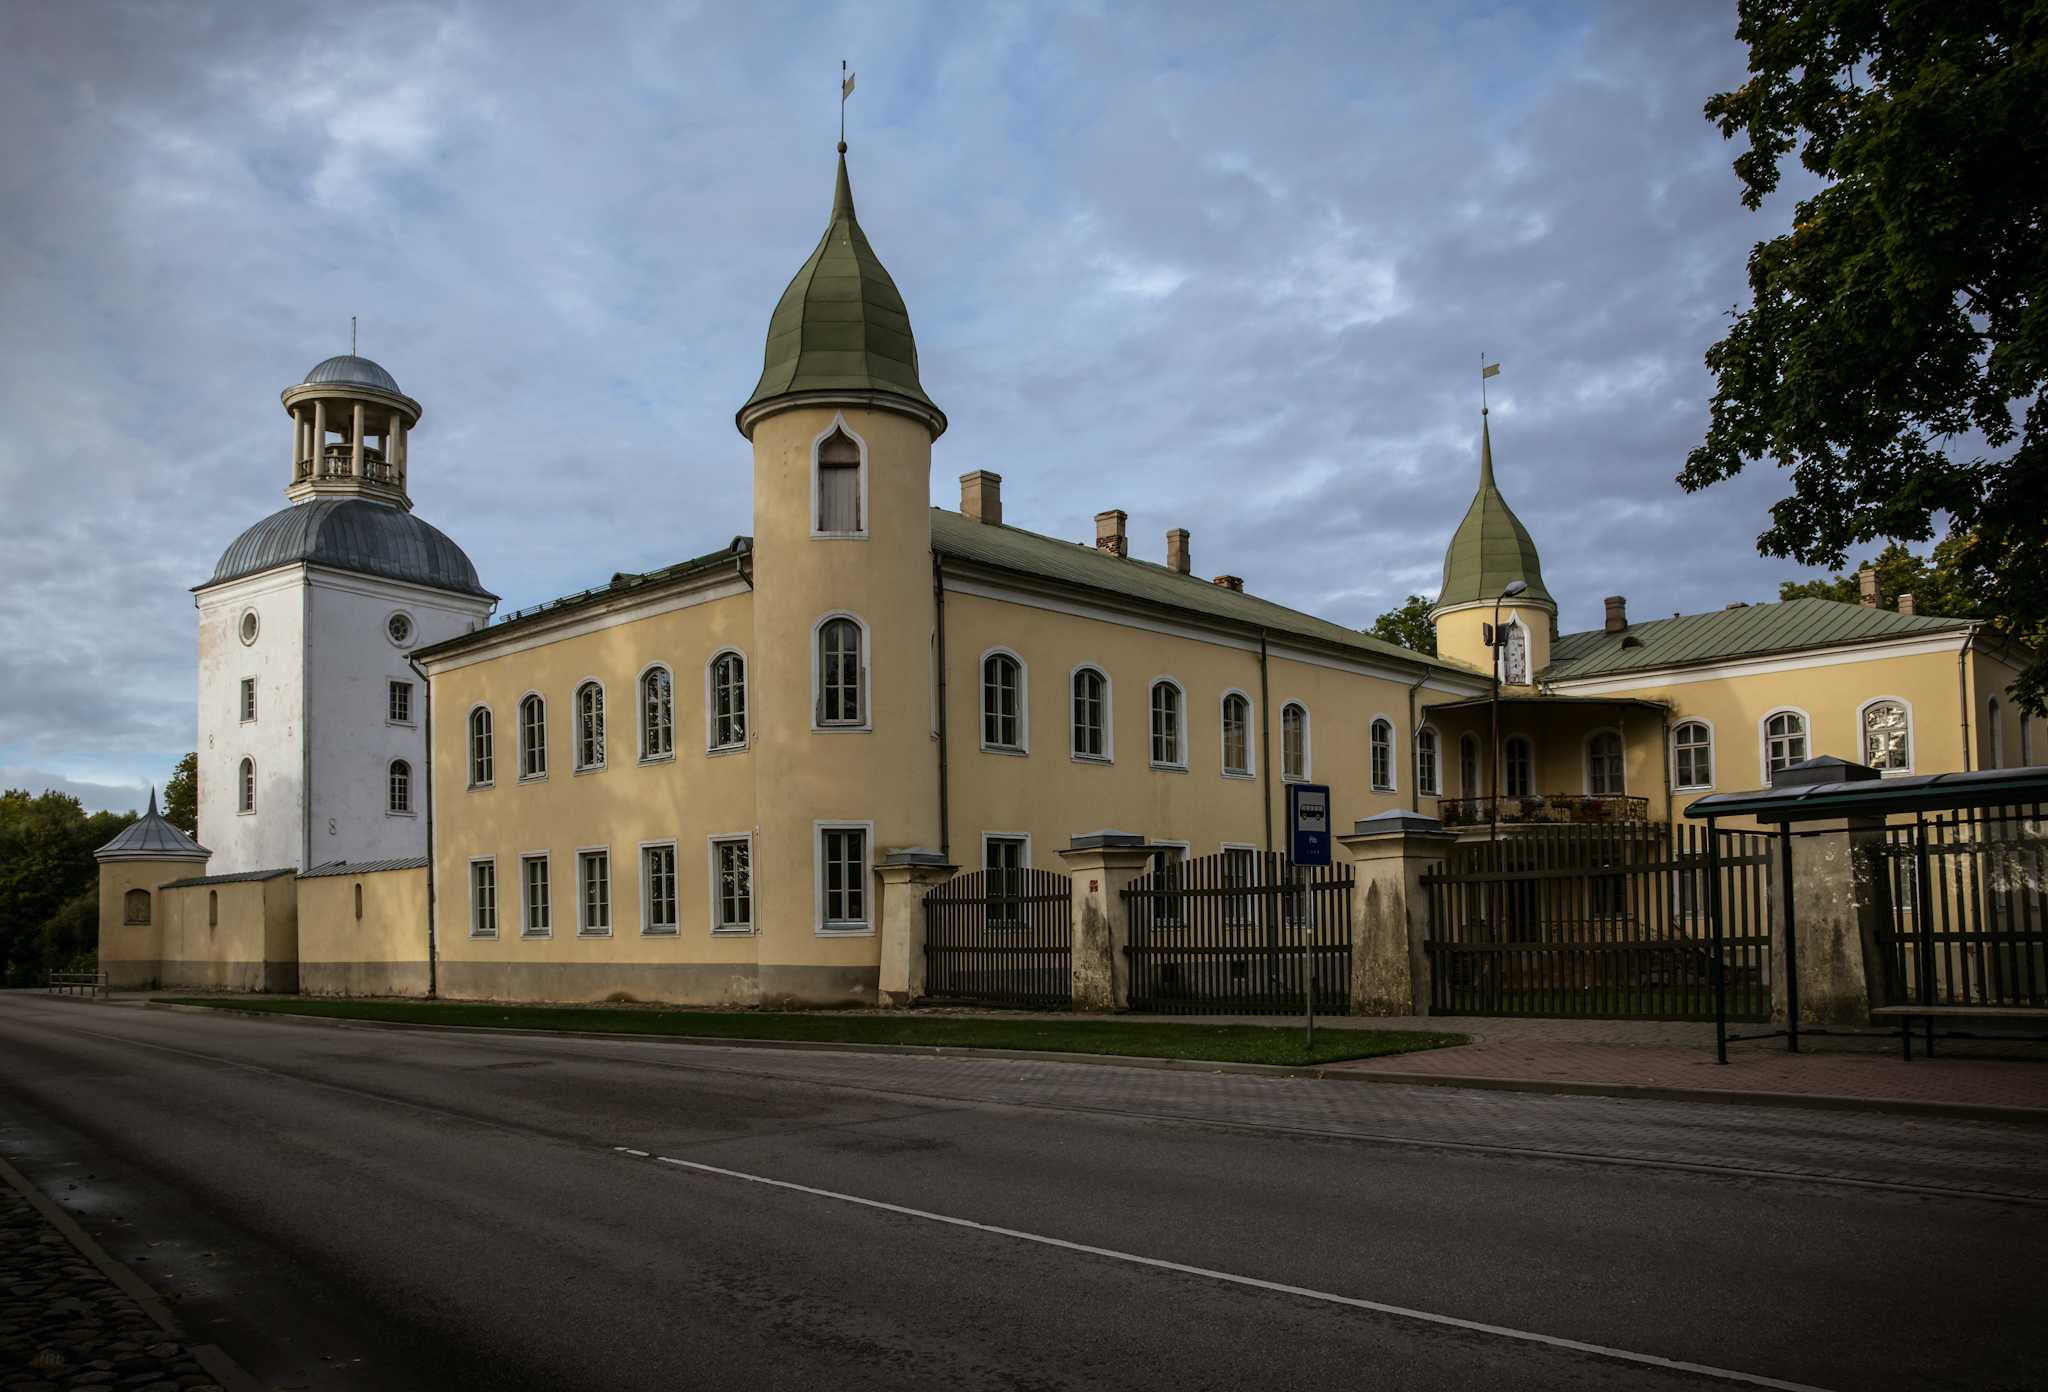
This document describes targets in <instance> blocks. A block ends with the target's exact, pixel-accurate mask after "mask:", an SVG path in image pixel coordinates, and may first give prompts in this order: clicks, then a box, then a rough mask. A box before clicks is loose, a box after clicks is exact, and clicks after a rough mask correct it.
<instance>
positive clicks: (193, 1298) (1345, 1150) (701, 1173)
mask: <svg viewBox="0 0 2048 1392" xmlns="http://www.w3.org/2000/svg"><path fill="white" fill-rule="evenodd" d="M0 1154H5V1155H7V1156H8V1157H9V1158H10V1159H11V1160H13V1161H14V1163H16V1164H17V1165H18V1166H19V1167H20V1168H22V1169H23V1170H24V1171H26V1172H27V1173H28V1174H30V1175H31V1177H33V1178H34V1179H35V1180H36V1181H37V1182H38V1183H39V1184H41V1185H42V1186H43V1187H44V1189H45V1190H46V1191H47V1192H50V1193H51V1194H52V1195H53V1196H55V1197H57V1198H58V1199H60V1200H61V1201H63V1202H64V1203H65V1204H66V1205H67V1206H68V1207H70V1208H71V1209H72V1210H73V1211H74V1212H75V1213H76V1214H77V1215H78V1216H79V1218H80V1220H81V1221H82V1222H83V1223H84V1224H85V1225H86V1226H87V1228H88V1229H90V1230H92V1231H93V1232H94V1233H95V1235H96V1236H98V1237H99V1238H100V1239H101V1240H102V1241H103V1242H104V1243H105V1244H106V1245H107V1246H108V1248H109V1249H110V1250H111V1251H112V1252H113V1253H114V1254H115V1255H116V1256H118V1257H120V1258H122V1259H123V1260H125V1261H128V1262H129V1263H131V1264H132V1265H133V1266H134V1268H135V1269H136V1270H137V1271H138V1272H139V1273H141V1274H142V1275H144V1276H145V1278H146V1279H149V1280H150V1281H152V1282H153V1283H155V1284H156V1285H157V1286H158V1287H159V1289H162V1290H165V1291H166V1292H168V1293H169V1294H170V1295H171V1296H172V1297H173V1298H174V1299H175V1301H176V1303H177V1308H178V1309H179V1311H180V1313H181V1317H182V1318H183V1319H184V1320H185V1322H186V1323H187V1325H188V1328H189V1329H190V1330H191V1332H192V1337H194V1338H195V1339H199V1340H206V1341H211V1342H214V1343H217V1344H219V1345H221V1346H222V1347H223V1348H224V1349H226V1350H227V1351H228V1352H229V1353H230V1354H231V1355H233V1356H235V1357H236V1358H238V1359H239V1360H240V1361H241V1362H242V1363H243V1364H244V1366H246V1367H248V1368H249V1369H250V1370H251V1371H252V1372H253V1373H255V1374H257V1375H258V1377H259V1378H260V1379H261V1380H262V1381H263V1382H264V1383H265V1385H267V1386H275V1387H291V1388H307V1389H326V1388H446V1387H464V1388H507V1389H517V1388H601V1389H631V1388H656V1387H661V1388H689V1387H721V1388H723V1387H747V1388H779V1387H792V1388H795V1387H803V1388H811V1387H815V1386H820V1385H826V1386H831V1387H833V1388H835V1389H839V1388H864V1387H877V1388H881V1387H886V1388H891V1389H901V1388H906V1387H947V1388H968V1387H1002V1388H1028V1389H1049V1388H1066V1387H1118V1388H1130V1387H1172V1388H1177V1389H1178V1388H1190V1389H1192V1388H1212V1387H1213V1388H1231V1389H1244V1388H1265V1387H1275V1388H1280V1387H1285V1388H1308V1387H1318V1386H1321V1387H1333V1388H1354V1387H1372V1388H1380V1387H1385V1388H1402V1389H1408V1388H1416V1389H1422V1388H1470V1387H1572V1388H1609V1387H1612V1388H1665V1387H1672V1388H1676V1387H1715V1386H1721V1387H1739V1386H1758V1385H1762V1386H1774V1385H1786V1384H1794V1385H1808V1386H1820V1387H1830V1388H1844V1389H1847V1388H1855V1389H1863V1388H1873V1389H1875V1388H1892V1387H1958V1388H1962V1387H1969V1388H2004V1389H2015V1388H2028V1387H2048V1283H2044V1282H2043V1280H2042V1269H2043V1263H2042V1256H2043V1252H2044V1241H2043V1240H2044V1237H2048V1129H2043V1128H2027V1127H2018V1126H1998V1125H1992V1124H1987V1123H1961V1122H1937V1121H1929V1120H1926V1119H1919V1118H1914V1119H1905V1118H1888V1117H1878V1116H1868V1115H1861V1114H1837V1113H1826V1112H1809V1111H1796V1110H1788V1109H1781V1108H1754V1109H1752V1108H1742V1107H1727V1106H1702V1105H1698V1104H1677V1103H1648V1102H1624V1101H1616V1100H1611V1099H1597V1098H1551V1097H1540V1096H1528V1095H1522V1094H1504V1093H1476V1092H1462V1091H1458V1090H1453V1089H1436V1088H1416V1089H1410V1088H1396V1087H1388V1086H1383V1085H1364V1084H1346V1083H1316V1082H1295V1081H1277V1082H1276V1081H1270V1080H1267V1079H1262V1078H1247V1077H1243V1076H1234V1075H1209V1074H1195V1073H1185V1072H1161V1071H1154V1070H1142V1069H1134V1068H1120V1067H1118V1068H1106V1067H1081V1066H1072V1065H1064V1064H1051V1063H1041V1062H999V1061H991V1060H952V1059H938V1058H917V1057H903V1056H888V1057H884V1056H874V1055H858V1054H819V1053H798V1052H792V1051H777V1050H766V1049H749V1048H705V1047H701V1046H688V1045H678V1044H673V1043H663V1042H660V1041H617V1042H614V1041H592V1040H564V1039H533V1038H502V1037H486V1036H476V1035H441V1034H423V1033H418V1032H400V1031H373V1030H368V1029H332V1028H320V1027H313V1026H305V1025H293V1024H285V1023H275V1022H269V1021H263V1020H255V1019H249V1018H246V1017H231V1016H230V1017H212V1016H197V1015H190V1014H180V1013H171V1012H164V1011H150V1010H143V1009H139V1008H115V1007H104V1006H94V1005H88V1004H84V1003H78V1002H67V1001H55V1000H49V999H46V998H43V997H39V996H33V995H22V994H16V993H8V994H0ZM1670 1361H1676V1362H1680V1363H1685V1364H1691V1365H1698V1366H1697V1367H1696V1368H1692V1369H1683V1368H1674V1367H1671V1366H1669V1362H1670Z"/></svg>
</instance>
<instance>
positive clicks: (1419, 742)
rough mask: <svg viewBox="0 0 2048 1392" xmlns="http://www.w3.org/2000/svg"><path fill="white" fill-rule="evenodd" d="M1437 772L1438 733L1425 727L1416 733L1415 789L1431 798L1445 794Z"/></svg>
mask: <svg viewBox="0 0 2048 1392" xmlns="http://www.w3.org/2000/svg"><path fill="white" fill-rule="evenodd" d="M1440 777H1441V775H1440V774H1439V773H1438V771H1437V738H1436V731H1435V730H1433V729H1431V728H1430V727H1429V726H1427V725H1425V726H1423V727H1422V728H1421V729H1420V730H1417V731H1416V732H1415V787H1416V789H1417V791H1419V792H1424V793H1427V794H1429V795H1430V796H1431V797H1435V796H1437V795H1438V794H1439V793H1441V792H1443V784H1442V782H1441V781H1440Z"/></svg>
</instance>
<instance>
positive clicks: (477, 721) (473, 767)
mask: <svg viewBox="0 0 2048 1392" xmlns="http://www.w3.org/2000/svg"><path fill="white" fill-rule="evenodd" d="M492 764H493V755H492V751H491V708H490V707H489V706H478V707H477V708H476V709H475V710H473V711H471V712H470V713H469V786H470V787H472V788H488V787H489V786H490V785H491V774H492Z"/></svg>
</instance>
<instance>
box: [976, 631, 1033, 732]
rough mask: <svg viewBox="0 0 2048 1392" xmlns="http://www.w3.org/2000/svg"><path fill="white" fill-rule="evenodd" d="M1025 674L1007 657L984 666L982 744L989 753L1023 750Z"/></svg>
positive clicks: (991, 658) (994, 655)
mask: <svg viewBox="0 0 2048 1392" xmlns="http://www.w3.org/2000/svg"><path fill="white" fill-rule="evenodd" d="M1023 687H1024V673H1023V669H1022V668H1021V667H1020V666H1019V665H1018V663H1017V659H1016V658H1014V657H1011V656H1010V655H1009V654H1008V653H990V654H989V655H988V658H987V660H985V661H984V662H983V663H982V664H981V742H982V743H983V744H984V745H986V746H987V747H989V748H990V749H1022V748H1023V747H1024V721H1023V706H1024V697H1023Z"/></svg>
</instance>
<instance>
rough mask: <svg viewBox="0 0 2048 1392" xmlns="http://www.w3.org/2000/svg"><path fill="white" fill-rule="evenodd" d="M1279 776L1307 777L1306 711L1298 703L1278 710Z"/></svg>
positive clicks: (1295, 702) (1299, 778) (1294, 778)
mask: <svg viewBox="0 0 2048 1392" xmlns="http://www.w3.org/2000/svg"><path fill="white" fill-rule="evenodd" d="M1280 776H1281V777H1282V778H1286V779H1291V780H1295V781H1299V780H1301V779H1303V778H1306V777H1308V709H1307V707H1305V706H1303V705H1302V704H1301V703H1300V702H1299V701H1289V702H1288V703H1287V704H1286V705H1284V706H1282V707H1281V708H1280Z"/></svg>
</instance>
